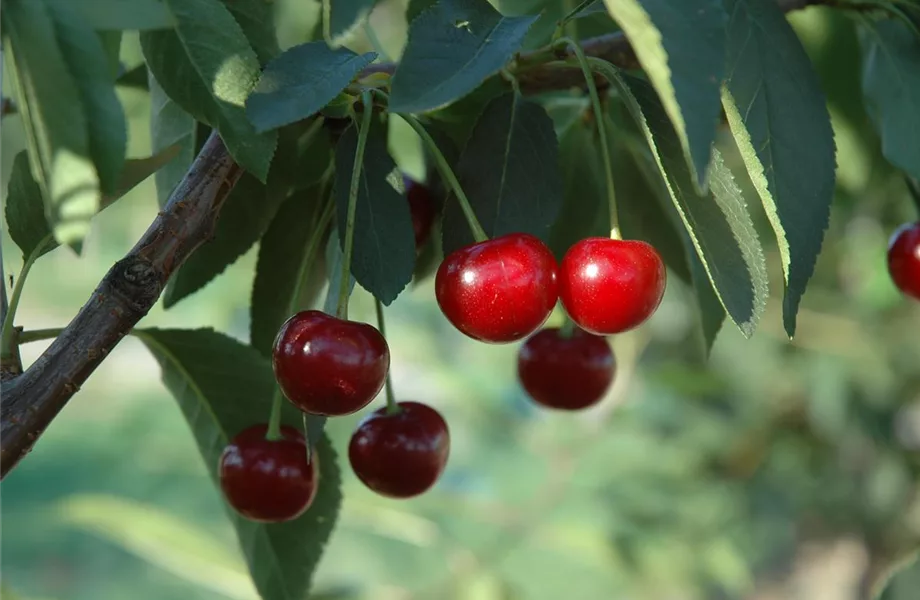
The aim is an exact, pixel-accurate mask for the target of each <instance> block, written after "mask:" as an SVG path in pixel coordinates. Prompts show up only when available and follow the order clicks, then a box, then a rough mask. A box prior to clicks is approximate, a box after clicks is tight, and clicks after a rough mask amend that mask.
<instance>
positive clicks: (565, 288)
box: [559, 238, 667, 335]
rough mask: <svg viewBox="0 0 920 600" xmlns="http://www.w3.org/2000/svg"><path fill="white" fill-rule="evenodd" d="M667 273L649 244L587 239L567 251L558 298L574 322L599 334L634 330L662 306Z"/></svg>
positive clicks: (631, 241) (562, 266)
mask: <svg viewBox="0 0 920 600" xmlns="http://www.w3.org/2000/svg"><path fill="white" fill-rule="evenodd" d="M666 283H667V272H666V271H665V267H664V262H663V261H662V260H661V256H659V254H658V252H657V251H656V250H655V248H653V247H652V246H650V245H649V244H646V243H645V242H640V241H637V240H612V239H608V238H588V239H585V240H581V241H580V242H578V243H577V244H575V245H574V246H572V247H571V248H569V251H568V252H566V254H565V257H564V258H563V259H562V265H561V267H560V269H559V298H560V299H561V300H562V305H563V306H565V310H566V311H567V312H568V313H569V316H570V317H571V318H572V320H573V321H575V323H576V324H577V325H578V326H579V327H581V328H582V329H584V330H586V331H588V332H590V333H594V334H597V335H610V334H614V333H620V332H623V331H627V330H629V329H632V328H634V327H636V326H638V325H640V324H641V323H643V322H644V321H645V320H646V319H648V318H649V317H650V316H652V313H654V312H655V310H656V309H657V308H658V305H659V304H661V298H662V297H663V296H664V288H665V285H666Z"/></svg>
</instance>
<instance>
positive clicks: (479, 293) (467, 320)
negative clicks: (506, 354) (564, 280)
mask: <svg viewBox="0 0 920 600" xmlns="http://www.w3.org/2000/svg"><path fill="white" fill-rule="evenodd" d="M556 270H557V265H556V259H555V258H554V257H553V253H552V252H550V249H549V248H547V247H546V244H544V243H543V242H541V241H540V240H539V239H537V238H536V237H534V236H532V235H529V234H526V233H512V234H508V235H504V236H501V237H497V238H495V239H492V240H488V241H485V242H480V243H478V244H472V245H470V246H466V247H464V248H461V249H459V250H456V251H455V252H452V253H451V254H450V255H449V256H448V257H447V258H445V259H444V262H442V263H441V266H440V267H439V268H438V274H437V276H436V277H435V296H437V299H438V305H439V306H440V307H441V311H442V312H443V313H444V316H446V317H447V320H448V321H450V322H451V323H452V324H453V325H454V327H456V328H457V329H459V330H460V331H462V332H463V333H465V334H466V335H468V336H470V337H471V338H473V339H477V340H480V341H483V342H490V343H504V342H513V341H515V340H519V339H522V338H524V337H527V336H528V335H530V334H531V333H533V332H534V331H536V330H537V329H539V327H540V326H541V325H542V324H543V323H544V322H545V321H546V319H547V318H548V317H549V315H550V313H551V312H552V310H553V307H554V306H555V305H556V300H557V299H558V291H557V283H556Z"/></svg>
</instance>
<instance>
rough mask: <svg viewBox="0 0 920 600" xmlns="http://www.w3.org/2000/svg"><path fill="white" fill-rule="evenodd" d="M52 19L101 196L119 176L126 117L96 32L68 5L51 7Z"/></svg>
mask: <svg viewBox="0 0 920 600" xmlns="http://www.w3.org/2000/svg"><path fill="white" fill-rule="evenodd" d="M51 6H52V11H51V18H52V20H53V21H54V30H55V33H56V35H57V40H58V44H59V45H60V47H61V53H62V54H63V56H64V62H66V63H67V68H68V70H69V71H70V74H71V75H72V76H73V79H74V81H75V82H76V83H77V90H78V92H79V94H80V100H81V101H82V104H83V108H84V110H85V111H86V120H87V124H88V132H89V153H90V157H91V158H92V159H93V164H95V166H96V172H97V173H98V174H99V184H100V186H101V188H102V192H103V193H111V192H112V191H113V190H114V189H115V186H116V184H117V183H118V177H119V175H120V174H121V169H122V166H123V165H124V162H125V151H126V149H127V145H128V130H127V125H126V124H125V113H124V110H123V109H122V107H121V102H120V101H119V100H118V96H117V95H116V94H115V83H114V81H113V79H112V77H110V75H109V73H110V71H109V59H108V56H106V53H105V49H104V48H103V47H102V42H101V41H100V39H99V36H98V35H96V32H95V31H93V30H92V28H91V27H90V26H89V25H87V24H86V22H85V21H83V20H82V19H81V18H80V15H79V13H77V12H75V11H74V10H73V8H71V5H65V4H52V5H51Z"/></svg>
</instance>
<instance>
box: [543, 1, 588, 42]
mask: <svg viewBox="0 0 920 600" xmlns="http://www.w3.org/2000/svg"><path fill="white" fill-rule="evenodd" d="M595 1H596V0H582V1H581V2H579V3H578V4H577V5H576V6H575V8H573V9H572V10H570V11H569V12H568V13H567V14H566V15H565V16H564V17H562V18H561V19H559V21H558V22H557V23H556V31H554V32H553V40H554V41H555V40H558V39H559V38H561V37H562V33H563V31H564V30H565V26H566V25H568V24H569V21H571V20H572V19H574V18H575V15H577V14H578V13H580V12H581V11H583V10H584V9H585V8H587V7H588V5H590V4H593V3H594V2H595Z"/></svg>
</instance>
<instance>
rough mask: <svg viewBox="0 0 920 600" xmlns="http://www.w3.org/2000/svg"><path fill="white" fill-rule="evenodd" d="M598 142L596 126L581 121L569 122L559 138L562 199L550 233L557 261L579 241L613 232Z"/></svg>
mask: <svg viewBox="0 0 920 600" xmlns="http://www.w3.org/2000/svg"><path fill="white" fill-rule="evenodd" d="M597 143H598V142H597V128H596V127H594V126H593V125H588V124H585V123H583V122H581V121H580V120H575V121H573V122H571V123H569V124H568V126H567V127H565V128H564V130H563V133H562V135H561V136H560V138H559V163H560V171H561V172H562V181H563V202H562V206H561V207H560V210H559V216H558V217H557V219H556V221H555V224H554V225H553V229H552V232H551V234H550V236H549V247H550V248H551V249H552V251H553V253H554V254H555V255H556V258H557V259H558V260H562V257H563V256H565V253H566V252H567V251H568V249H569V248H571V247H572V245H573V244H575V243H576V242H578V241H579V240H582V239H584V238H587V237H595V236H607V235H610V218H609V215H608V210H607V192H606V189H605V187H604V186H605V185H606V184H605V181H604V172H603V162H602V161H601V159H600V152H599V150H598V145H597ZM617 185H619V182H618V181H617Z"/></svg>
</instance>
